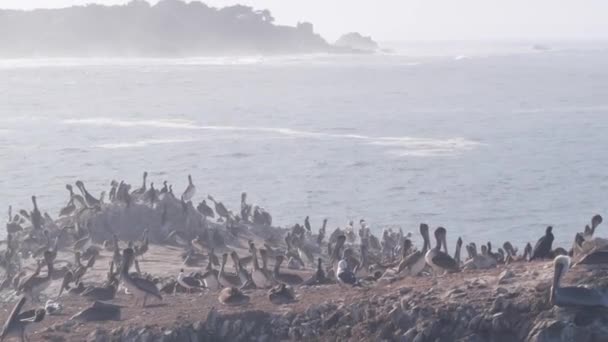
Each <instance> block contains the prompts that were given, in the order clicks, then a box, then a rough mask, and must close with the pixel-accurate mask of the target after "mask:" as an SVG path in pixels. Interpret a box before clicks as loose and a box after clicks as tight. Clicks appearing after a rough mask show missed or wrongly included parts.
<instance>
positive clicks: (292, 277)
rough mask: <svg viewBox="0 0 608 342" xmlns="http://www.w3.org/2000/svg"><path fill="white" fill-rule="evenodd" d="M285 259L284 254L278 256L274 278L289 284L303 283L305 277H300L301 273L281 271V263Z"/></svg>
mask: <svg viewBox="0 0 608 342" xmlns="http://www.w3.org/2000/svg"><path fill="white" fill-rule="evenodd" d="M284 260H285V257H283V256H282V255H277V256H276V258H275V264H274V270H273V276H274V279H275V280H276V281H278V282H282V283H286V284H289V285H299V284H301V283H302V282H303V281H304V279H302V277H300V276H299V275H297V274H291V273H281V264H282V263H283V261H284Z"/></svg>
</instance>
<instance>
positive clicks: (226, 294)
mask: <svg viewBox="0 0 608 342" xmlns="http://www.w3.org/2000/svg"><path fill="white" fill-rule="evenodd" d="M218 300H219V301H220V303H222V304H224V305H242V304H247V303H249V296H247V295H244V294H243V293H242V292H241V291H240V290H239V289H237V288H234V287H227V288H225V289H223V290H222V291H220V295H219V296H218Z"/></svg>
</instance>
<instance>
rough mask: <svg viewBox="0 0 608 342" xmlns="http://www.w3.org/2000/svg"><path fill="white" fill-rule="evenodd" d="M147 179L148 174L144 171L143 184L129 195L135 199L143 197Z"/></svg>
mask: <svg viewBox="0 0 608 342" xmlns="http://www.w3.org/2000/svg"><path fill="white" fill-rule="evenodd" d="M147 179H148V172H146V171H144V175H143V184H142V185H141V188H139V189H135V190H133V192H132V193H131V196H133V197H136V198H137V197H141V196H143V195H144V194H145V193H146V180H147Z"/></svg>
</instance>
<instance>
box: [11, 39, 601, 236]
mask: <svg viewBox="0 0 608 342" xmlns="http://www.w3.org/2000/svg"><path fill="white" fill-rule="evenodd" d="M416 51H422V52H419V53H415V52H416ZM428 51H429V50H428V49H427V50H419V49H418V50H417V49H415V48H414V47H410V51H405V52H404V53H394V54H386V55H377V56H346V55H345V56H327V55H314V56H285V57H272V58H268V57H257V56H254V57H247V58H192V59H180V60H166V59H128V60H123V59H92V60H91V59H89V60H77V59H53V60H46V59H35V60H0V208H3V210H5V209H4V208H8V205H9V204H12V205H13V206H14V207H17V208H21V207H24V208H28V209H29V208H30V207H31V205H30V202H29V197H30V196H31V195H33V194H36V195H37V196H38V197H39V204H40V206H41V207H42V209H43V210H45V211H49V213H51V215H52V216H55V215H56V213H57V212H58V209H59V208H60V207H61V206H62V205H63V204H65V202H66V201H67V191H66V190H65V188H64V186H65V184H66V183H73V182H75V181H76V180H78V179H81V180H83V181H84V182H85V184H86V185H87V187H88V189H89V190H90V191H92V192H93V193H95V194H99V193H100V192H101V191H102V190H108V188H109V183H110V180H112V179H116V180H125V181H127V182H130V183H132V184H133V185H134V187H137V186H138V185H139V184H140V182H141V173H142V172H143V171H144V170H145V171H148V172H149V173H150V180H151V181H153V182H154V183H155V185H156V187H160V186H161V183H162V181H163V180H168V181H169V182H170V183H172V184H173V185H174V189H175V191H176V193H178V194H179V193H181V192H182V191H183V189H184V188H185V186H186V183H187V175H188V174H192V176H193V178H194V182H195V184H196V186H197V189H198V193H197V195H196V197H195V199H196V200H197V201H200V200H202V199H203V198H204V197H206V195H207V194H212V195H214V196H215V197H216V198H217V199H219V200H221V201H223V202H224V203H225V204H226V205H227V206H228V207H230V208H233V209H236V208H238V205H239V199H240V193H241V192H242V191H246V192H247V193H248V194H249V198H250V201H251V202H253V203H256V204H259V205H261V206H263V207H264V208H266V209H267V210H268V211H269V212H270V213H271V214H272V215H273V217H274V220H275V222H276V223H278V224H280V225H290V224H293V223H295V222H301V221H303V219H304V217H305V216H307V215H310V216H311V222H312V224H313V228H314V229H317V228H318V227H320V225H321V221H322V219H323V218H325V217H328V218H329V226H330V227H331V228H332V229H333V228H334V227H336V226H344V225H345V224H346V222H347V221H348V220H351V219H352V220H356V221H358V220H359V219H360V218H365V219H366V220H367V221H368V223H369V224H370V225H371V226H372V227H373V228H375V229H377V230H378V231H379V230H381V229H382V228H387V227H393V228H398V227H402V228H403V229H404V230H405V231H412V232H414V233H416V232H417V229H418V228H417V227H418V225H419V224H420V223H421V222H426V223H428V224H430V225H431V227H436V226H439V225H442V226H444V227H446V228H447V229H448V240H450V241H448V242H449V243H450V245H452V246H453V243H454V242H455V240H456V237H457V236H462V237H463V239H464V240H465V241H467V242H468V241H477V242H485V241H488V240H491V241H493V242H494V243H500V244H502V242H503V241H504V240H507V239H508V240H511V241H513V242H515V243H517V244H520V245H521V244H523V243H525V242H527V241H535V240H536V239H537V238H538V237H539V236H541V235H542V234H543V232H544V228H545V226H546V225H549V224H551V225H553V226H554V227H555V228H554V233H555V235H556V241H557V242H558V243H559V244H562V245H567V246H569V245H570V241H571V240H572V238H573V237H574V234H575V233H576V232H577V231H579V230H581V229H582V228H583V227H584V225H585V224H586V223H587V222H588V221H589V220H590V218H591V216H592V215H593V214H596V213H600V214H608V211H607V209H608V203H607V201H606V200H607V199H608V195H606V193H607V190H608V172H607V170H608V153H607V152H606V148H607V147H608V133H607V131H608V49H605V48H603V46H597V45H589V46H586V48H580V47H578V46H577V47H570V48H563V49H551V50H546V49H542V50H541V49H537V50H534V49H532V48H531V47H530V46H529V45H527V44H526V45H519V46H517V49H510V50H509V49H495V53H492V51H493V50H492V46H489V47H487V46H486V48H485V49H482V50H475V49H466V50H462V51H464V52H462V53H460V52H459V50H458V48H457V46H456V48H455V47H454V46H451V47H450V48H449V49H436V50H435V51H438V52H437V53H431V52H428ZM604 231H605V230H604V228H603V227H602V226H600V229H599V235H604V234H603V233H604ZM3 233H4V232H1V233H0V234H3Z"/></svg>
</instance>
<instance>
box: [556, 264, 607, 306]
mask: <svg viewBox="0 0 608 342" xmlns="http://www.w3.org/2000/svg"><path fill="white" fill-rule="evenodd" d="M553 263H554V265H555V273H554V274H553V286H551V296H550V300H551V304H553V305H555V306H560V307H569V306H586V307H597V306H601V307H608V297H606V295H605V294H603V293H601V292H599V291H598V290H596V289H592V288H586V287H582V286H567V287H560V283H561V280H562V278H563V277H564V275H565V274H566V272H567V271H568V268H569V267H570V258H569V257H568V256H565V255H560V256H558V257H557V258H555V260H554V262H553Z"/></svg>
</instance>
